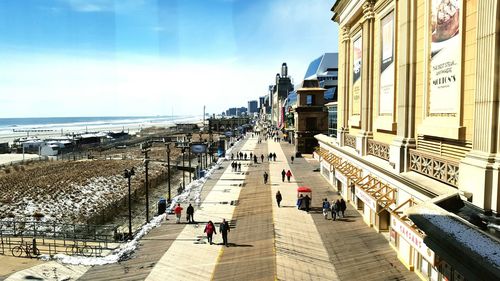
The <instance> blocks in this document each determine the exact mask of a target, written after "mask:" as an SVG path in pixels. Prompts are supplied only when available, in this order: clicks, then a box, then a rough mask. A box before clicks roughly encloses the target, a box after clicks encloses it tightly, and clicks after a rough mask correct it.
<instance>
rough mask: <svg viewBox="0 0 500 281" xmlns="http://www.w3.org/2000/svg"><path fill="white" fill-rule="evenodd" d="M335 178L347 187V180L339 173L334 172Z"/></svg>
mask: <svg viewBox="0 0 500 281" xmlns="http://www.w3.org/2000/svg"><path fill="white" fill-rule="evenodd" d="M335 177H336V178H337V179H338V180H339V181H340V182H341V183H343V184H345V185H347V178H346V176H344V175H343V174H341V173H340V171H335Z"/></svg>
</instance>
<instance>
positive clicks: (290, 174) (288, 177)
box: [286, 170, 292, 182]
mask: <svg viewBox="0 0 500 281" xmlns="http://www.w3.org/2000/svg"><path fill="white" fill-rule="evenodd" d="M291 177H292V172H291V171H290V170H288V172H286V179H287V180H288V182H290V178H291Z"/></svg>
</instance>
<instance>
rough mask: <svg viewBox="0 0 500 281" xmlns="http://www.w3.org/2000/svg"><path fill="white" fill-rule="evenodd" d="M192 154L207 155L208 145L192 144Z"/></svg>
mask: <svg viewBox="0 0 500 281" xmlns="http://www.w3.org/2000/svg"><path fill="white" fill-rule="evenodd" d="M191 152H192V153H194V154H199V153H206V152H207V145H206V144H204V143H193V144H191Z"/></svg>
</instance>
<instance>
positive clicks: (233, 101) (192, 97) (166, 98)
mask: <svg viewBox="0 0 500 281" xmlns="http://www.w3.org/2000/svg"><path fill="white" fill-rule="evenodd" d="M0 77H2V79H1V80H2V81H0V93H6V94H5V95H4V94H2V99H3V101H2V104H9V107H8V108H3V109H2V111H1V113H0V114H1V116H0V117H22V116H101V115H169V114H171V112H172V109H173V111H174V114H192V113H195V112H198V111H199V112H201V110H202V108H203V105H207V111H208V112H212V113H218V112H221V111H223V110H225V109H226V108H228V107H232V106H246V102H247V101H248V100H252V99H256V98H257V97H258V96H261V95H264V94H265V93H266V92H265V91H266V88H265V85H266V84H263V83H262V81H266V80H267V79H268V78H269V76H268V73H266V71H264V70H263V69H259V68H255V67H248V66H246V67H241V66H239V65H238V64H236V62H235V61H234V59H228V60H225V61H221V62H216V63H213V62H197V61H180V60H169V59H161V58H157V57H132V56H117V57H116V59H115V60H104V59H95V58H82V57H70V56H57V55H53V56H44V57H38V56H29V55H28V56H25V58H24V59H23V60H18V59H16V58H13V59H11V60H8V61H6V62H5V63H2V65H1V66H0ZM5 81H8V83H5ZM263 85H264V86H263ZM4 102H5V103H4ZM2 107H3V106H2Z"/></svg>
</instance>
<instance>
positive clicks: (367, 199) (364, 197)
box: [356, 187, 377, 211]
mask: <svg viewBox="0 0 500 281" xmlns="http://www.w3.org/2000/svg"><path fill="white" fill-rule="evenodd" d="M356 196H357V197H358V198H359V199H361V201H363V202H364V203H365V204H366V205H367V206H368V207H369V208H370V209H372V210H373V211H377V201H375V199H373V197H371V196H370V195H368V194H367V193H366V192H365V191H364V190H363V189H361V188H359V187H356Z"/></svg>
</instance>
